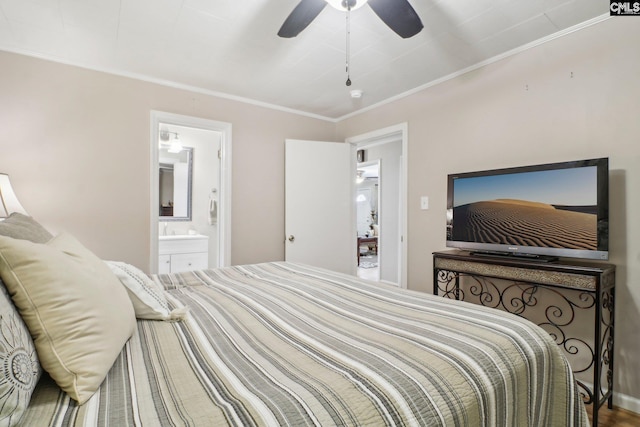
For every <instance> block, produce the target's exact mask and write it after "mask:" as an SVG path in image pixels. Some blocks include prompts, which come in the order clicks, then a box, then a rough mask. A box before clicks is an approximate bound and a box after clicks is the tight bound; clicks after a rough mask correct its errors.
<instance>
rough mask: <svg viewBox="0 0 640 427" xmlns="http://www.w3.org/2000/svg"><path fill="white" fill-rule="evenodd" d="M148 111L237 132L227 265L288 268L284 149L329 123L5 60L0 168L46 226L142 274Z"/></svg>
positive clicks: (1, 67)
mask: <svg viewBox="0 0 640 427" xmlns="http://www.w3.org/2000/svg"><path fill="white" fill-rule="evenodd" d="M151 110H158V111H165V112H170V113H175V114H183V115H189V116H195V117H202V118H206V119H212V120H217V121H222V122H229V123H231V124H232V126H233V129H232V132H233V142H232V145H233V147H232V158H233V169H232V170H233V176H232V186H233V188H232V193H233V201H232V204H233V205H232V247H231V261H232V262H233V263H236V264H238V263H240V264H242V263H251V262H259V261H270V260H281V259H283V257H284V219H283V218H284V203H283V199H284V140H285V138H299V139H320V140H332V139H333V138H334V132H335V125H334V124H333V123H330V122H327V121H324V120H317V119H312V118H307V117H302V116H300V115H296V114H290V113H285V112H281V111H276V110H272V109H267V108H262V107H257V106H253V105H249V104H246V103H240V102H236V101H230V100H226V99H221V98H216V97H212V96H207V95H202V94H197V93H193V92H188V91H184V90H178V89H173V88H168V87H163V86H159V85H155V84H151V83H145V82H141V81H137V80H133V79H128V78H123V77H118V76H113V75H108V74H104V73H99V72H95V71H89V70H85V69H81V68H76V67H71V66H66V65H61V64H56V63H53V62H47V61H42V60H38V59H34V58H29V57H25V56H21V55H15V54H10V53H5V52H0V150H1V152H2V156H0V171H2V172H4V173H8V174H9V175H10V176H11V179H12V183H13V185H14V187H15V189H16V192H17V194H18V195H19V198H20V201H21V203H22V204H23V205H24V207H25V209H27V211H28V212H29V213H30V214H31V215H33V216H34V217H35V218H36V219H38V220H40V221H41V222H42V223H43V224H45V225H46V226H47V227H48V228H50V229H52V230H53V231H56V230H63V229H64V230H67V231H69V232H70V233H72V234H74V235H75V236H77V237H78V238H79V239H80V240H81V241H82V242H84V243H85V244H86V245H87V246H88V247H89V248H90V249H92V250H93V251H95V252H96V253H97V254H98V255H99V256H101V257H103V258H107V259H120V260H124V261H127V262H130V263H132V264H134V265H137V266H139V267H140V268H143V269H145V270H147V269H148V265H149V256H150V255H149V239H150V236H149V234H150V211H149V210H150V189H149V186H150V183H149V181H150V172H149V168H150V146H149V144H150V137H149V128H150V125H149V121H150V111H151Z"/></svg>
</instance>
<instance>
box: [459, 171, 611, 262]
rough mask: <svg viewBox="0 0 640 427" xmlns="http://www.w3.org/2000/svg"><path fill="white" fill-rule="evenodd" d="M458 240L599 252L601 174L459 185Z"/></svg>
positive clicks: (533, 175)
mask: <svg viewBox="0 0 640 427" xmlns="http://www.w3.org/2000/svg"><path fill="white" fill-rule="evenodd" d="M453 203H454V207H453V240H455V241H464V242H478V243H494V244H503V245H518V246H535V247H549V248H572V249H587V250H597V248H598V236H597V221H598V214H597V168H596V167H595V166H593V167H584V168H572V169H557V170H546V171H536V172H525V173H513V174H504V175H493V176H478V177H465V178H457V179H454V200H453Z"/></svg>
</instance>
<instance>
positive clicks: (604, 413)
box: [587, 405, 640, 427]
mask: <svg viewBox="0 0 640 427" xmlns="http://www.w3.org/2000/svg"><path fill="white" fill-rule="evenodd" d="M587 412H588V413H589V422H591V408H589V409H587ZM638 426H640V414H636V413H635V412H631V411H627V410H626V409H622V408H618V407H615V406H614V407H613V409H608V408H607V405H603V406H602V407H601V408H600V410H599V411H598V427H638Z"/></svg>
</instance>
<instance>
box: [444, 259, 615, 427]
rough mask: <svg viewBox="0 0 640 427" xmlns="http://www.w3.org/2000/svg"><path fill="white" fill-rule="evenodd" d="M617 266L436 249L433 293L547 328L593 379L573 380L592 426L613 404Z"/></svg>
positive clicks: (576, 367) (573, 362)
mask: <svg viewBox="0 0 640 427" xmlns="http://www.w3.org/2000/svg"><path fill="white" fill-rule="evenodd" d="M615 271H616V267H615V265H613V264H607V263H601V262H589V261H576V260H562V261H558V262H553V263H540V262H534V261H529V260H526V259H518V258H513V257H512V258H508V257H507V258H499V257H490V256H488V257H485V256H481V254H476V255H473V254H471V253H469V252H466V251H460V250H458V251H441V252H434V253H433V293H434V294H435V295H442V296H443V297H445V298H450V299H456V300H464V301H469V302H474V303H476V304H481V305H484V306H486V307H492V308H497V309H501V310H504V311H508V312H510V313H513V314H516V315H518V316H522V317H524V318H526V319H529V320H531V321H533V322H534V323H536V324H538V326H540V327H542V328H543V329H545V330H546V331H547V332H549V334H550V335H551V336H552V337H553V339H554V340H555V341H556V343H557V344H558V346H559V347H560V348H561V349H562V350H563V352H564V353H565V355H566V356H567V359H568V360H569V363H570V364H571V367H572V368H573V372H574V373H576V374H581V376H583V377H586V378H589V377H590V379H591V381H585V380H578V381H577V383H578V386H579V387H580V392H581V394H582V395H583V398H584V402H585V403H586V404H591V405H592V415H593V417H592V425H593V426H594V427H596V426H597V425H598V409H599V408H600V406H602V405H603V404H604V403H605V402H606V403H607V406H608V407H609V409H611V408H612V405H613V349H614V347H613V344H614V333H613V331H614V318H615ZM589 325H590V326H589ZM576 326H580V327H578V328H576ZM576 332H579V333H578V334H576Z"/></svg>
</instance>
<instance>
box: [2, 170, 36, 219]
mask: <svg viewBox="0 0 640 427" xmlns="http://www.w3.org/2000/svg"><path fill="white" fill-rule="evenodd" d="M0 202H2V203H1V206H0V220H3V219H5V218H7V217H8V216H9V215H11V214H12V213H14V212H19V213H21V214H24V215H29V214H28V213H27V211H26V210H24V208H23V207H22V205H21V204H20V202H19V201H18V197H17V196H16V193H15V192H14V191H13V187H11V181H10V180H9V175H7V174H6V173H1V174H0Z"/></svg>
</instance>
